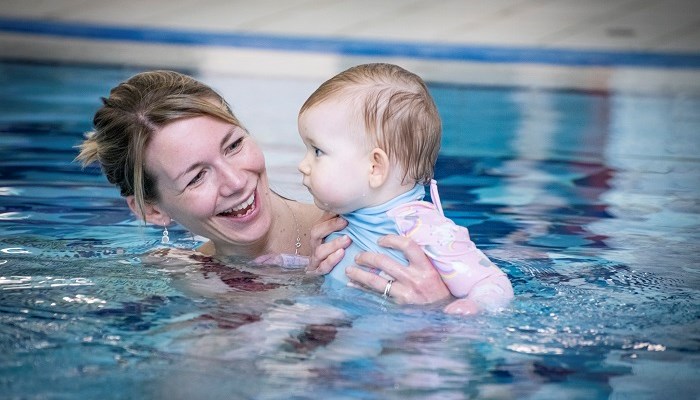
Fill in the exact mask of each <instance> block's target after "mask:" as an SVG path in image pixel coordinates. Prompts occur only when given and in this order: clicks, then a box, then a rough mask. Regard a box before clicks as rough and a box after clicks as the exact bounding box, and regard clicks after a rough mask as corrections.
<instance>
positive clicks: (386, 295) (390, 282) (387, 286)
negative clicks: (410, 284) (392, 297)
mask: <svg viewBox="0 0 700 400" xmlns="http://www.w3.org/2000/svg"><path fill="white" fill-rule="evenodd" d="M393 283H394V280H393V279H389V280H388V281H386V286H384V294H383V295H382V297H384V298H387V297H389V292H390V291H391V285H392V284H393Z"/></svg>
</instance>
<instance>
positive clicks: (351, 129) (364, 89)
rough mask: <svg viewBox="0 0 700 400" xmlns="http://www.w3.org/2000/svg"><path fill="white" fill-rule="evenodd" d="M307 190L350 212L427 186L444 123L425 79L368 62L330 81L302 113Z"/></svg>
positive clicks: (330, 207) (325, 205) (327, 205)
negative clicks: (417, 184) (418, 184)
mask: <svg viewBox="0 0 700 400" xmlns="http://www.w3.org/2000/svg"><path fill="white" fill-rule="evenodd" d="M299 135H300V136H301V138H302V140H303V141H304V144H305V145H306V148H307V152H306V156H305V157H304V159H303V160H302V161H301V163H300V164H299V171H301V173H302V174H303V179H304V181H303V182H304V186H306V187H307V188H308V189H309V191H310V192H311V194H312V195H313V196H314V201H315V202H316V205H318V206H319V207H320V208H322V209H324V210H327V211H331V212H335V213H339V214H344V213H348V212H352V211H355V210H357V209H360V208H365V207H371V206H375V205H379V204H382V203H384V202H386V201H388V200H390V199H392V198H394V197H396V196H398V195H400V194H402V193H405V192H407V191H408V190H410V189H412V188H413V187H414V186H415V185H416V183H423V184H425V183H427V182H428V181H430V179H431V178H432V177H433V169H434V166H435V160H436V158H437V155H438V150H439V149H440V136H441V123H440V116H439V115H438V112H437V108H436V107H435V103H434V102H433V99H432V98H431V97H430V94H429V93H428V89H427V87H426V85H425V83H424V82H423V80H422V79H421V78H420V77H418V76H417V75H415V74H413V73H411V72H408V71H406V70H405V69H403V68H401V67H398V66H396V65H391V64H364V65H358V66H356V67H353V68H350V69H348V70H346V71H343V72H341V73H340V74H338V75H336V76H334V77H333V78H331V79H329V80H328V81H326V82H324V83H323V84H322V85H321V86H320V87H319V88H318V89H317V90H316V91H315V92H314V93H313V94H312V95H311V96H310V97H309V99H308V100H307V101H306V102H305V103H304V105H303V106H302V108H301V111H299Z"/></svg>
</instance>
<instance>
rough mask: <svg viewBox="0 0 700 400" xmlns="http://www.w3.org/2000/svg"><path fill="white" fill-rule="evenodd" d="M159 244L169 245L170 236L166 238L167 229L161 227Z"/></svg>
mask: <svg viewBox="0 0 700 400" xmlns="http://www.w3.org/2000/svg"><path fill="white" fill-rule="evenodd" d="M160 242H161V243H163V244H168V243H170V236H168V227H166V226H165V225H163V237H162V238H160Z"/></svg>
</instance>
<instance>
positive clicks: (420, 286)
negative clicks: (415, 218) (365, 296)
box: [346, 235, 451, 304]
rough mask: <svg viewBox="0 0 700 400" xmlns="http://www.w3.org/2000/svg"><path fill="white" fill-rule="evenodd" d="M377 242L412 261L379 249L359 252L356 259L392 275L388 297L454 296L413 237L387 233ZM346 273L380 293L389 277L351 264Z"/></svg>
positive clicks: (416, 300) (418, 300)
mask: <svg viewBox="0 0 700 400" xmlns="http://www.w3.org/2000/svg"><path fill="white" fill-rule="evenodd" d="M378 243H379V244H380V245H381V246H384V247H389V248H392V249H396V250H399V251H401V252H403V253H404V256H405V257H406V259H407V260H408V263H409V265H408V266H404V265H401V264H399V263H398V262H396V261H394V260H393V259H392V258H391V257H389V256H387V255H384V254H377V253H360V254H359V255H358V256H357V257H356V258H355V262H356V263H357V264H358V265H361V266H364V267H368V268H374V269H378V270H380V271H383V272H384V273H386V274H388V275H390V276H391V277H393V279H394V280H395V281H394V282H393V283H392V285H391V286H390V289H391V290H390V293H389V297H391V298H392V299H394V300H395V301H396V302H397V303H402V304H403V303H408V304H427V303H433V302H437V301H442V300H445V299H447V298H449V297H451V295H450V291H449V290H448V289H447V287H446V286H445V284H444V283H443V282H442V278H440V275H439V274H438V272H437V271H436V270H435V267H433V264H432V262H431V261H430V259H428V256H426V255H425V253H424V252H423V250H422V249H421V248H420V246H418V244H416V243H415V242H414V241H412V240H411V239H408V238H406V237H403V236H397V235H387V236H384V237H382V238H380V239H379V242H378ZM346 274H347V276H348V278H350V279H351V281H354V282H357V283H360V284H362V285H364V286H366V287H367V288H370V289H371V290H374V291H375V292H378V293H380V294H382V293H384V291H385V289H386V288H387V284H388V279H387V278H385V277H382V276H381V275H377V274H374V273H371V272H367V271H364V270H362V269H360V268H357V267H348V268H347V269H346Z"/></svg>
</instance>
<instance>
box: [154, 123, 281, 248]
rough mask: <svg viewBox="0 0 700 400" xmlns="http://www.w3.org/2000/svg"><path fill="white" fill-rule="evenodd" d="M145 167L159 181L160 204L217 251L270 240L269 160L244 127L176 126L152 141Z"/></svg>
mask: <svg viewBox="0 0 700 400" xmlns="http://www.w3.org/2000/svg"><path fill="white" fill-rule="evenodd" d="M146 168H147V169H148V171H150V173H151V174H153V175H154V176H155V178H156V180H157V187H158V193H159V194H160V200H159V202H158V204H157V206H158V207H160V209H161V210H163V211H164V212H165V213H167V215H168V216H169V217H170V218H172V219H174V220H175V221H177V222H178V223H180V224H181V225H183V226H185V227H186V228H188V229H189V230H190V231H192V232H193V233H195V234H198V235H202V236H204V237H206V238H208V239H210V240H212V241H213V242H214V244H215V246H216V247H217V251H222V252H224V253H225V252H226V251H225V249H224V248H222V247H225V246H227V245H231V244H233V245H244V246H251V245H253V246H254V245H255V243H261V242H264V241H265V240H266V236H267V234H268V232H269V230H270V226H271V222H272V212H271V207H270V205H271V194H270V189H269V185H268V180H267V174H266V172H265V159H264V157H263V154H262V152H261V151H260V148H259V147H258V145H257V144H256V143H255V141H254V140H253V139H252V138H251V137H250V135H249V134H248V133H247V132H246V131H245V130H244V129H242V128H241V127H238V126H235V125H233V124H230V123H227V122H224V121H221V120H218V119H215V118H212V117H208V116H202V117H196V118H188V119H182V120H178V121H175V122H172V123H170V124H168V125H166V126H165V127H164V128H162V129H161V130H160V131H158V132H156V133H155V135H154V136H153V137H152V138H151V142H150V143H149V145H148V147H147V148H146ZM262 245H264V243H263V244H262Z"/></svg>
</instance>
